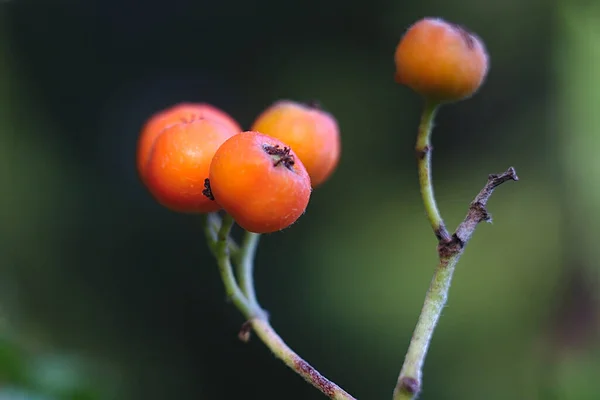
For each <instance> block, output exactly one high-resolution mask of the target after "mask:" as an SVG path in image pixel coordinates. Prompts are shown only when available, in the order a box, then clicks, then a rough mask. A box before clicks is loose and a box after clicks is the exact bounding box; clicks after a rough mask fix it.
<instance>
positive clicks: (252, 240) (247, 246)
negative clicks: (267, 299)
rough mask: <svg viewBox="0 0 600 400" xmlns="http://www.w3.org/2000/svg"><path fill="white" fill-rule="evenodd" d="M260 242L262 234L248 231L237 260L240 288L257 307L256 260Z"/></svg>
mask: <svg viewBox="0 0 600 400" xmlns="http://www.w3.org/2000/svg"><path fill="white" fill-rule="evenodd" d="M259 240H260V234H258V233H253V232H248V231H246V233H245V234H244V239H243V241H242V247H241V249H240V251H239V253H238V260H237V261H238V262H237V267H238V269H237V278H238V281H239V284H240V287H241V289H242V291H243V292H244V295H246V298H247V299H248V301H250V303H251V304H256V305H258V300H257V298H256V290H255V289H254V258H255V255H256V249H257V247H258V242H259Z"/></svg>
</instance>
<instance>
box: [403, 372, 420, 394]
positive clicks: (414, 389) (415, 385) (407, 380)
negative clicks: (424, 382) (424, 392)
mask: <svg viewBox="0 0 600 400" xmlns="http://www.w3.org/2000/svg"><path fill="white" fill-rule="evenodd" d="M400 390H402V391H403V392H405V393H408V394H410V395H413V396H414V395H416V394H417V393H419V392H420V391H421V385H420V384H419V381H418V380H416V379H415V378H411V377H409V376H405V377H403V378H402V379H401V380H400Z"/></svg>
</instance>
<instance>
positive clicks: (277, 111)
mask: <svg viewBox="0 0 600 400" xmlns="http://www.w3.org/2000/svg"><path fill="white" fill-rule="evenodd" d="M252 130H253V131H257V132H261V133H263V134H265V135H269V136H272V137H274V138H277V139H279V140H281V141H282V142H284V143H286V144H287V145H289V146H290V147H291V148H292V149H294V151H295V152H296V154H297V155H298V157H300V159H301V160H302V163H303V164H304V166H305V167H306V170H307V171H308V174H309V175H310V179H311V182H312V186H313V188H315V187H317V186H319V185H321V184H322V183H323V182H325V181H326V180H327V179H328V178H329V177H330V176H331V174H332V173H333V171H334V170H335V168H336V167H337V164H338V162H339V159H340V153H341V143H340V131H339V127H338V124H337V121H336V119H335V118H334V117H333V115H331V114H330V113H328V112H325V111H323V110H322V109H320V108H319V107H318V106H317V105H305V104H301V103H297V102H293V101H287V100H283V101H278V102H276V103H274V104H273V105H271V106H270V107H269V108H267V109H266V110H265V111H263V113H262V114H261V115H259V117H258V118H257V119H256V121H255V122H254V124H253V125H252Z"/></svg>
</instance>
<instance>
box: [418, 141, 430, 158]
mask: <svg viewBox="0 0 600 400" xmlns="http://www.w3.org/2000/svg"><path fill="white" fill-rule="evenodd" d="M416 151H417V159H418V160H422V159H424V158H425V157H427V155H428V154H429V153H431V152H432V151H433V146H432V145H430V144H428V145H426V146H425V147H423V148H417V149H416Z"/></svg>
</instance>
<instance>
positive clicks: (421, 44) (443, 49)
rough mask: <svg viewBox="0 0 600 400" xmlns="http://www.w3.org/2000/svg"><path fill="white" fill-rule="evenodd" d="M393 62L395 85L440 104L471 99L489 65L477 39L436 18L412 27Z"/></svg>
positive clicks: (482, 45) (482, 47)
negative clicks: (397, 84)
mask: <svg viewBox="0 0 600 400" xmlns="http://www.w3.org/2000/svg"><path fill="white" fill-rule="evenodd" d="M394 60H395V62H396V76H395V78H396V82H398V83H401V84H403V85H406V86H408V87H410V88H411V89H413V90H414V91H415V92H417V93H419V94H421V95H422V96H424V97H425V98H426V99H427V100H429V101H434V102H440V103H441V102H451V101H458V100H462V99H465V98H467V97H470V96H472V95H473V94H474V93H475V92H476V91H477V90H478V89H479V87H480V86H481V85H482V83H483V81H484V80H485V77H486V75H487V71H488V64H489V58H488V54H487V51H486V49H485V46H484V44H483V42H482V41H481V39H479V37H477V36H476V35H475V34H473V33H470V32H468V31H466V30H465V29H464V28H463V27H461V26H459V25H455V24H451V23H449V22H446V21H444V20H442V19H439V18H425V19H422V20H420V21H418V22H417V23H415V24H414V25H412V26H411V27H410V28H409V29H408V31H407V32H406V33H405V34H404V37H403V38H402V39H401V40H400V43H398V46H397V47H396V54H395V57H394Z"/></svg>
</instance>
